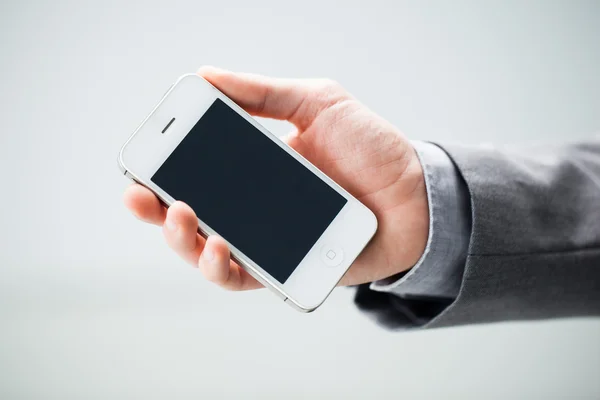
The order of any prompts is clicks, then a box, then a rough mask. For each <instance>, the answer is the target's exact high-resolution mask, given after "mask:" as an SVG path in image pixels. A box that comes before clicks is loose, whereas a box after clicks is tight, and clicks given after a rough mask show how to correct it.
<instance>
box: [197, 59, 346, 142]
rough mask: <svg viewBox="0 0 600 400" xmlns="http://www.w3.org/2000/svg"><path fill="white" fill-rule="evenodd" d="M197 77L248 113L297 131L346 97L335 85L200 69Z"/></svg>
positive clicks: (326, 82)
mask: <svg viewBox="0 0 600 400" xmlns="http://www.w3.org/2000/svg"><path fill="white" fill-rule="evenodd" d="M198 74H199V75H200V76H202V77H203V78H205V79H206V80H208V81H209V82H210V83H212V84H213V85H214V86H215V87H217V88H218V89H219V90H221V91H222V92H223V93H225V94H226V95H227V96H228V97H230V98H231V99H233V100H234V101H235V102H236V103H238V104H239V105H240V106H241V107H242V108H244V109H245V110H246V111H248V112H249V113H251V114H254V115H258V116H261V117H268V118H275V119H283V120H288V121H290V122H291V123H293V124H294V125H296V126H297V127H298V129H300V130H301V131H303V130H305V129H306V128H307V127H308V126H310V124H311V123H312V121H313V120H314V119H315V118H316V117H317V116H318V115H319V113H320V112H321V111H322V110H324V109H325V108H327V107H328V106H330V105H332V104H335V103H336V102H337V101H341V100H342V99H344V98H347V97H349V95H348V94H347V93H346V92H345V91H344V90H343V89H342V88H341V87H340V86H339V85H337V84H336V83H335V82H332V81H329V80H324V79H318V80H310V79H282V78H270V77H266V76H261V75H254V74H246V73H235V72H230V71H226V70H222V69H218V68H214V67H208V66H207V67H202V68H200V69H199V70H198Z"/></svg>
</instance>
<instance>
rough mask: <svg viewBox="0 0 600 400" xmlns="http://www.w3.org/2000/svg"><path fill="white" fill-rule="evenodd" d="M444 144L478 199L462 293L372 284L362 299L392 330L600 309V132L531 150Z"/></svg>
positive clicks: (586, 313) (359, 302) (363, 288)
mask: <svg viewBox="0 0 600 400" xmlns="http://www.w3.org/2000/svg"><path fill="white" fill-rule="evenodd" d="M438 145H439V146H440V147H441V148H443V149H444V150H445V151H446V152H447V154H448V155H449V156H450V158H451V159H452V161H453V162H454V163H455V165H456V167H457V169H458V171H459V172H460V174H461V175H462V177H463V179H464V181H465V183H466V185H467V187H468V190H469V193H470V196H471V211H472V233H471V238H470V243H469V248H468V254H467V258H466V265H465V268H464V274H463V278H462V284H461V288H460V291H459V294H458V296H457V297H456V299H453V300H448V301H443V300H439V299H409V298H408V299H407V298H401V297H398V296H394V295H393V294H389V293H377V292H373V291H370V290H369V289H368V286H367V285H362V286H361V287H359V289H358V292H357V295H356V298H355V302H356V304H357V305H358V306H359V307H360V308H361V309H363V310H366V311H370V312H371V313H374V314H375V315H376V316H377V318H378V319H379V320H380V322H382V323H384V324H386V325H388V326H391V327H404V326H406V325H409V324H411V322H414V321H415V318H417V319H418V318H421V319H422V320H425V321H429V322H428V323H427V324H426V325H425V326H426V327H442V326H452V325H459V324H468V323H480V322H494V321H504V320H524V319H543V318H557V317H572V316H591V315H596V316H597V315H600V137H597V138H594V139H591V140H588V141H586V142H583V143H579V144H574V145H563V146H545V147H531V148H522V149H499V148H494V147H489V146H478V147H474V146H460V145H443V144H438Z"/></svg>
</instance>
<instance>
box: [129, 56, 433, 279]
mask: <svg viewBox="0 0 600 400" xmlns="http://www.w3.org/2000/svg"><path fill="white" fill-rule="evenodd" d="M198 74H199V75H201V76H202V77H204V78H205V79H206V80H208V81H209V82H211V83H212V84H213V85H214V86H215V87H217V88H218V89H219V90H221V91H222V92H223V93H225V94H226V95H227V96H229V97H230V98H231V99H232V100H234V101H235V102H236V103H237V104H239V105H240V106H241V107H243V108H244V109H245V110H247V111H248V112H249V113H250V114H253V115H256V116H261V117H268V118H275V119H280V120H287V121H289V122H291V123H292V124H294V125H295V127H296V128H297V129H296V131H295V132H293V133H291V134H290V135H288V136H287V137H286V138H284V140H285V142H286V143H287V144H288V145H289V146H291V147H292V148H293V149H294V150H296V151H297V152H298V153H300V154H301V155H303V156H304V157H305V158H306V159H308V160H309V161H310V162H311V163H313V164H314V165H315V166H317V167H318V168H319V169H320V170H321V171H323V172H324V173H325V174H327V175H328V176H329V177H331V178H332V179H333V180H335V181H336V182H337V183H338V184H340V185H341V186H342V187H343V188H345V189H346V190H347V191H348V192H350V193H351V194H352V195H353V196H355V197H356V198H357V199H358V200H360V201H361V202H362V203H363V204H365V205H366V206H367V207H369V208H370V209H371V210H372V211H373V212H374V213H375V215H376V216H377V220H378V222H379V228H378V231H377V234H376V235H375V237H374V238H373V240H372V241H371V243H370V244H369V245H368V246H367V248H366V249H365V250H364V251H363V252H362V254H361V255H360V256H359V257H358V259H357V260H356V261H355V262H354V264H353V265H352V267H351V268H350V269H349V271H348V272H347V273H346V275H345V276H344V278H343V279H342V281H341V285H356V284H360V283H365V282H371V281H374V280H379V279H383V278H386V277H389V276H391V275H394V274H397V273H399V272H402V271H405V270H407V269H409V268H411V267H412V266H413V265H414V264H415V263H416V262H417V261H418V259H419V258H420V256H421V254H422V253H423V251H424V249H425V245H426V242H427V236H428V233H429V232H428V231H429V211H428V203H427V195H426V192H425V183H424V178H423V171H422V168H421V164H420V162H419V160H418V159H417V156H416V153H415V151H414V149H413V147H412V146H411V144H410V143H409V142H408V140H407V139H406V138H405V137H404V135H403V134H402V133H401V132H400V131H398V130H397V129H396V128H395V127H394V126H392V125H391V124H390V123H388V122H387V121H385V120H384V119H382V118H381V117H379V116H377V115H376V114H374V113H373V112H371V111H370V110H369V109H367V108H366V107H365V106H363V105H362V104H360V103H359V102H358V101H357V100H356V99H354V98H353V97H352V96H351V95H350V94H349V93H347V92H346V91H345V90H344V89H343V88H342V87H340V86H339V85H338V84H337V83H335V82H332V81H329V80H299V79H276V78H267V77H263V76H258V75H251V74H241V73H233V72H228V71H224V70H220V69H215V68H212V67H204V68H201V69H200V70H199V72H198ZM224 184H226V182H224ZM124 201H125V204H126V205H127V207H128V208H129V209H130V210H131V211H132V212H133V214H134V215H136V216H137V217H138V218H140V219H141V220H143V221H146V222H149V223H152V224H156V225H162V226H163V232H164V235H165V239H166V241H167V243H168V244H169V246H170V247H171V248H172V249H173V250H175V252H177V253H178V254H179V255H180V256H181V257H182V258H183V259H184V260H186V261H188V262H189V263H191V264H192V265H194V266H198V267H199V268H200V270H201V271H202V273H203V274H204V276H205V277H206V278H207V279H208V280H210V281H212V282H214V283H217V284H219V285H221V286H222V287H224V288H227V289H231V290H245V289H254V288H258V287H261V286H262V285H261V284H260V283H259V282H257V281H256V280H255V279H254V278H252V276H250V274H248V273H247V272H246V271H244V270H243V269H242V268H240V267H239V266H238V265H237V264H236V263H234V262H233V261H231V260H230V258H229V250H228V248H227V245H226V243H225V241H224V240H223V239H222V238H220V237H217V236H210V237H209V238H208V239H207V240H205V239H204V238H203V237H202V236H200V235H199V234H198V233H197V229H198V221H197V218H196V215H195V214H194V211H192V209H191V208H190V207H189V206H187V205H186V204H184V203H182V202H176V203H175V204H173V205H172V206H171V207H169V209H168V210H167V209H166V208H165V207H164V206H163V205H162V204H161V203H160V202H159V200H158V199H157V198H156V197H155V196H154V195H153V194H152V192H151V191H150V190H148V189H146V188H144V187H142V186H140V185H136V184H134V185H132V186H130V187H129V188H128V189H127V191H126V192H125V199H124Z"/></svg>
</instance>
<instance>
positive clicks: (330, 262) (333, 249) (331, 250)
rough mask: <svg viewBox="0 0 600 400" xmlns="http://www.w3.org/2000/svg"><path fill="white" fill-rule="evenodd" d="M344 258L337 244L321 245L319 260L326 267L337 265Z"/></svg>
mask: <svg viewBox="0 0 600 400" xmlns="http://www.w3.org/2000/svg"><path fill="white" fill-rule="evenodd" d="M343 259H344V252H343V250H342V249H341V248H339V247H338V246H333V245H329V244H326V245H325V246H323V247H321V262H322V263H323V264H325V265H327V266H328V267H337V266H338V265H340V263H341V262H342V260H343Z"/></svg>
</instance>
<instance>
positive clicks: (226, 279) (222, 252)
mask: <svg viewBox="0 0 600 400" xmlns="http://www.w3.org/2000/svg"><path fill="white" fill-rule="evenodd" d="M229 257H230V255H229V249H228V248H227V243H226V242H225V241H224V240H223V239H222V238H221V237H219V236H210V237H209V238H208V239H207V240H206V244H205V246H204V251H203V252H202V255H201V256H200V260H199V261H198V267H199V268H200V271H201V272H202V274H203V275H204V277H205V278H206V279H208V280H209V281H211V282H213V283H216V284H217V285H219V286H221V287H223V288H225V289H228V290H249V289H258V288H260V287H262V285H261V284H260V283H259V282H258V281H257V280H256V279H254V278H253V277H252V276H251V275H250V274H249V273H248V272H246V271H245V270H244V269H242V268H241V267H240V266H238V265H237V264H236V263H234V262H232V261H231V260H230V258H229Z"/></svg>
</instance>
